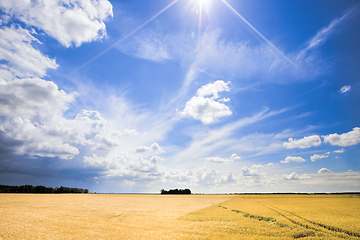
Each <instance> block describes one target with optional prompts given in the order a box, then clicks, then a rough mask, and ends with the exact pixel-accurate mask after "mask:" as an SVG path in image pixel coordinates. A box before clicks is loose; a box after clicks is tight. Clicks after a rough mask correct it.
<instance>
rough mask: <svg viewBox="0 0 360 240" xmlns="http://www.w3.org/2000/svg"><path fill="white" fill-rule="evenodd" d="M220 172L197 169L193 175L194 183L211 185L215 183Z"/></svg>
mask: <svg viewBox="0 0 360 240" xmlns="http://www.w3.org/2000/svg"><path fill="white" fill-rule="evenodd" d="M219 175H220V172H218V171H216V170H213V169H206V168H204V169H198V170H197V172H196V173H195V176H196V183H197V184H200V185H213V184H214V183H216V182H217V180H218V178H219Z"/></svg>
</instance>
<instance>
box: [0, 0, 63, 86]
mask: <svg viewBox="0 0 360 240" xmlns="http://www.w3.org/2000/svg"><path fill="white" fill-rule="evenodd" d="M12 2H14V1H12ZM33 43H37V44H39V43H40V42H39V40H37V39H36V38H35V37H33V36H32V35H31V34H30V32H29V31H28V30H26V29H23V28H21V27H14V26H12V27H10V28H0V60H2V61H0V73H1V78H3V79H5V80H8V81H9V80H12V79H13V78H15V77H19V78H24V77H42V76H44V75H45V74H46V70H47V69H49V68H50V69H55V68H57V67H58V65H57V64H56V63H55V60H54V59H50V58H48V57H46V56H44V55H43V54H42V53H41V52H40V51H39V50H37V49H35V48H34V47H33Z"/></svg>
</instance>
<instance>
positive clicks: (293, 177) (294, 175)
mask: <svg viewBox="0 0 360 240" xmlns="http://www.w3.org/2000/svg"><path fill="white" fill-rule="evenodd" d="M310 178H311V177H310V176H308V175H306V174H303V175H298V174H297V173H296V172H293V173H291V174H289V175H284V180H303V179H310Z"/></svg>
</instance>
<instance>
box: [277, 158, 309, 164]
mask: <svg viewBox="0 0 360 240" xmlns="http://www.w3.org/2000/svg"><path fill="white" fill-rule="evenodd" d="M280 162H281V163H289V162H305V159H303V158H302V157H291V156H287V157H286V158H285V160H282V161H280Z"/></svg>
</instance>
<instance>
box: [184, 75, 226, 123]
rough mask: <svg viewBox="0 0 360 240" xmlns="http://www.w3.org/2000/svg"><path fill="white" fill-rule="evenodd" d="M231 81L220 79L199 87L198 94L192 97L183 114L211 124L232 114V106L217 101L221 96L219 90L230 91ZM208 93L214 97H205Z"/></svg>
mask: <svg viewBox="0 0 360 240" xmlns="http://www.w3.org/2000/svg"><path fill="white" fill-rule="evenodd" d="M229 83H230V82H227V83H225V82H224V81H222V80H218V81H215V82H214V83H209V84H207V85H204V86H202V87H201V88H199V89H198V91H197V96H194V97H192V98H191V99H190V101H188V102H187V103H186V105H185V108H184V110H183V111H182V112H181V115H183V116H191V117H193V118H194V119H197V120H201V121H202V122H203V123H204V124H210V123H213V122H215V121H216V120H217V119H218V118H221V117H225V116H230V115H231V114H232V112H231V110H230V108H229V107H228V106H226V105H225V104H224V103H221V102H218V101H216V99H217V98H219V95H218V93H219V92H222V91H230V89H229V87H228V86H227V85H228V84H229ZM208 95H212V97H210V98H209V97H204V96H208Z"/></svg>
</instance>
